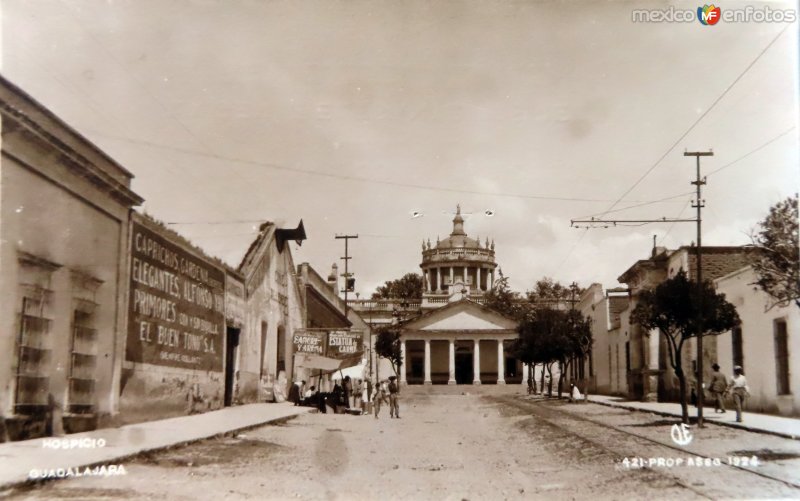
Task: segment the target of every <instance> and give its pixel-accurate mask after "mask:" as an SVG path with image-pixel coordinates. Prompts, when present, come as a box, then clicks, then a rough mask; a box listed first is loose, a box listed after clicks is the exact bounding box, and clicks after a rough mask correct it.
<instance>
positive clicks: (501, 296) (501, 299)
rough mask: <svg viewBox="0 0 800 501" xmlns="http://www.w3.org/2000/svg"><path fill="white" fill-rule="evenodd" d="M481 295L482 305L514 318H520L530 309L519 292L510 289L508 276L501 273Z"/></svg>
mask: <svg viewBox="0 0 800 501" xmlns="http://www.w3.org/2000/svg"><path fill="white" fill-rule="evenodd" d="M483 297H484V303H483V304H484V306H487V307H489V308H491V309H493V310H495V311H496V312H498V313H500V314H502V315H505V316H507V317H509V318H513V319H514V320H520V319H522V318H523V317H524V316H525V315H526V314H527V312H528V311H529V309H530V308H529V305H528V304H526V302H525V301H524V300H523V299H522V297H521V296H520V294H519V292H516V291H512V290H511V288H510V287H509V286H508V277H504V276H503V275H502V273H501V275H500V278H498V279H497V280H495V283H494V285H493V286H492V289H491V290H490V291H488V292H487V293H486V294H484V295H483Z"/></svg>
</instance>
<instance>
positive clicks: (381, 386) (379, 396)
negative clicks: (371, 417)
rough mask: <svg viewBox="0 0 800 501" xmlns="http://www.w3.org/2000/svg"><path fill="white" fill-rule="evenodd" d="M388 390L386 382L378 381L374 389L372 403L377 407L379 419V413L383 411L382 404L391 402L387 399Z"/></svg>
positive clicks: (376, 415)
mask: <svg viewBox="0 0 800 501" xmlns="http://www.w3.org/2000/svg"><path fill="white" fill-rule="evenodd" d="M386 392H387V390H386V385H385V383H383V382H381V381H376V382H375V384H374V385H373V391H372V405H373V406H374V407H375V419H378V414H380V412H381V404H388V403H389V402H388V401H387V400H386Z"/></svg>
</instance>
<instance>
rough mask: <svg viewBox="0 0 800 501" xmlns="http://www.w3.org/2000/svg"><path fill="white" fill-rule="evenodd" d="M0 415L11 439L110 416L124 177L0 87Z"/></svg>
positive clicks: (115, 408) (116, 360)
mask: <svg viewBox="0 0 800 501" xmlns="http://www.w3.org/2000/svg"><path fill="white" fill-rule="evenodd" d="M0 127H1V128H2V158H0V295H2V298H3V301H2V302H0V416H5V418H6V421H7V428H8V434H9V436H10V438H11V439H15V440H16V439H24V438H33V437H38V436H43V435H53V434H60V433H62V432H76V431H83V430H86V429H93V428H95V427H98V426H104V425H105V424H106V423H109V422H111V421H112V420H113V419H114V417H115V416H116V415H117V414H118V412H119V393H120V387H119V381H120V372H121V370H122V364H123V358H124V348H125V338H124V335H123V333H124V332H125V331H126V325H127V324H126V304H127V302H126V301H127V289H126V285H127V283H128V278H127V277H128V273H129V268H128V259H127V250H126V249H127V245H128V232H129V222H128V213H129V212H130V211H131V209H132V207H134V206H136V205H139V204H140V203H141V202H142V201H143V200H142V198H141V197H139V196H138V195H137V194H136V193H134V192H133V191H132V190H131V188H130V186H131V179H132V178H133V174H131V173H130V172H129V171H128V170H126V169H125V168H124V167H122V166H121V165H120V164H118V163H117V162H116V161H114V160H113V159H112V158H110V157H109V156H108V155H106V154H105V153H103V152H102V151H101V150H100V149H98V148H97V147H96V146H95V145H94V144H92V143H91V142H90V141H89V140H87V139H86V138H85V137H83V136H82V135H80V134H79V133H78V132H76V131H75V130H74V129H72V128H71V127H70V126H69V125H67V124H66V123H64V122H63V121H62V120H60V119H59V118H58V117H56V116H55V115H53V114H52V113H51V112H50V111H49V110H47V109H46V108H45V107H44V106H42V105H41V104H40V103H38V102H37V101H35V100H34V99H33V98H32V97H30V96H29V95H27V94H26V93H25V92H23V91H22V90H20V89H19V88H18V87H16V86H14V85H13V84H12V83H11V82H9V81H8V80H6V79H4V78H2V77H0Z"/></svg>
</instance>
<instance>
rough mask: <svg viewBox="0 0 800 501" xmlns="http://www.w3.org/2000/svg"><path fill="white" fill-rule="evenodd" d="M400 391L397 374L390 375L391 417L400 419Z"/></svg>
mask: <svg viewBox="0 0 800 501" xmlns="http://www.w3.org/2000/svg"><path fill="white" fill-rule="evenodd" d="M399 391H400V388H399V387H398V386H397V376H389V417H396V418H397V419H400V405H399V403H398V397H399V396H400V395H399V394H398V393H399Z"/></svg>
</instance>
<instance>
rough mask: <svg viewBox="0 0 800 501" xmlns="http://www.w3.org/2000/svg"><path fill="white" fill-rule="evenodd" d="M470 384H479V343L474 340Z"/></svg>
mask: <svg viewBox="0 0 800 501" xmlns="http://www.w3.org/2000/svg"><path fill="white" fill-rule="evenodd" d="M472 373H473V376H472V384H481V341H480V339H476V340H475V348H474V357H473V358H472Z"/></svg>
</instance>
